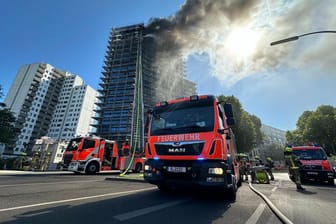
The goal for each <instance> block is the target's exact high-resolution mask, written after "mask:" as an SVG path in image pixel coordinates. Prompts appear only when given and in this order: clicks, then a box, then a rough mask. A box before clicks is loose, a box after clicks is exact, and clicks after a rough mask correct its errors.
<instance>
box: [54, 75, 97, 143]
mask: <svg viewBox="0 0 336 224" xmlns="http://www.w3.org/2000/svg"><path fill="white" fill-rule="evenodd" d="M97 97H98V92H97V91H96V90H94V89H93V88H92V87H90V86H88V85H86V84H85V83H84V81H83V79H81V78H80V77H79V76H77V75H67V76H66V77H65V78H64V82H63V86H62V89H61V91H60V94H59V97H58V103H57V106H56V108H55V111H54V113H53V117H52V120H51V122H50V126H49V130H48V134H47V136H49V137H51V138H53V139H56V140H58V141H69V140H70V139H71V138H73V137H74V136H75V135H87V134H89V133H92V132H93V131H94V130H93V127H92V126H91V124H93V123H94V120H93V117H94V116H95V112H94V110H95V108H96V103H97Z"/></svg>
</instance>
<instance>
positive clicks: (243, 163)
mask: <svg viewBox="0 0 336 224" xmlns="http://www.w3.org/2000/svg"><path fill="white" fill-rule="evenodd" d="M238 159H239V164H240V166H239V173H240V178H241V179H242V180H243V179H244V176H245V180H246V181H248V172H247V155H246V154H244V153H239V156H238Z"/></svg>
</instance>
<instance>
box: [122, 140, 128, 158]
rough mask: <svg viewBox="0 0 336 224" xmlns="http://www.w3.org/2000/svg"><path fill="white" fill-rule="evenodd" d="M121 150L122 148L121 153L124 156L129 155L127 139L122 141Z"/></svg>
mask: <svg viewBox="0 0 336 224" xmlns="http://www.w3.org/2000/svg"><path fill="white" fill-rule="evenodd" d="M121 150H122V153H123V155H124V156H129V155H130V148H129V145H128V141H127V140H126V141H125V142H124V143H123V145H122V147H121Z"/></svg>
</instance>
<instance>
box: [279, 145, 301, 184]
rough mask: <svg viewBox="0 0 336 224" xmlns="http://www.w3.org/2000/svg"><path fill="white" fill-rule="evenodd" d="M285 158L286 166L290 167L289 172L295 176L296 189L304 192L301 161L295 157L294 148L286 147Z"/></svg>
mask: <svg viewBox="0 0 336 224" xmlns="http://www.w3.org/2000/svg"><path fill="white" fill-rule="evenodd" d="M284 156H285V161H286V164H287V165H288V171H289V173H290V174H292V175H293V179H294V182H295V184H296V189H298V190H304V188H303V187H302V185H301V178H300V171H299V168H300V165H301V164H300V160H299V159H298V158H297V156H296V155H294V153H293V150H292V147H291V146H286V147H285V150H284Z"/></svg>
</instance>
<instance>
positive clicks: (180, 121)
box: [144, 95, 241, 199]
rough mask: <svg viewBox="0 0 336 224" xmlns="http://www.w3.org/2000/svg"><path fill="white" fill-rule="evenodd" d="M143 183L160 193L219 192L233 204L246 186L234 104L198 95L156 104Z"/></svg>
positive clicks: (146, 152) (150, 122) (150, 127)
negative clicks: (184, 190) (238, 151)
mask: <svg viewBox="0 0 336 224" xmlns="http://www.w3.org/2000/svg"><path fill="white" fill-rule="evenodd" d="M149 120H150V121H149V129H148V139H147V143H146V146H145V157H146V161H145V167H144V168H145V169H144V179H145V180H146V181H147V182H149V183H151V184H154V185H157V187H158V188H159V189H160V190H163V191H165V190H169V189H171V188H174V187H179V186H191V187H200V188H210V189H219V190H220V192H221V193H222V192H225V193H224V195H229V196H230V197H232V199H235V197H236V191H237V187H238V186H239V185H240V184H241V180H240V175H239V164H238V161H237V159H236V148H235V140H234V134H233V132H232V130H231V128H230V126H231V125H233V124H234V118H233V112H232V106H231V104H224V107H223V106H222V104H221V103H220V102H218V100H217V99H216V98H215V97H214V96H212V95H202V96H198V95H194V96H190V97H185V98H180V99H175V100H170V101H165V102H161V103H159V104H157V105H156V106H155V107H154V108H153V110H152V111H151V112H150V119H149Z"/></svg>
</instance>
